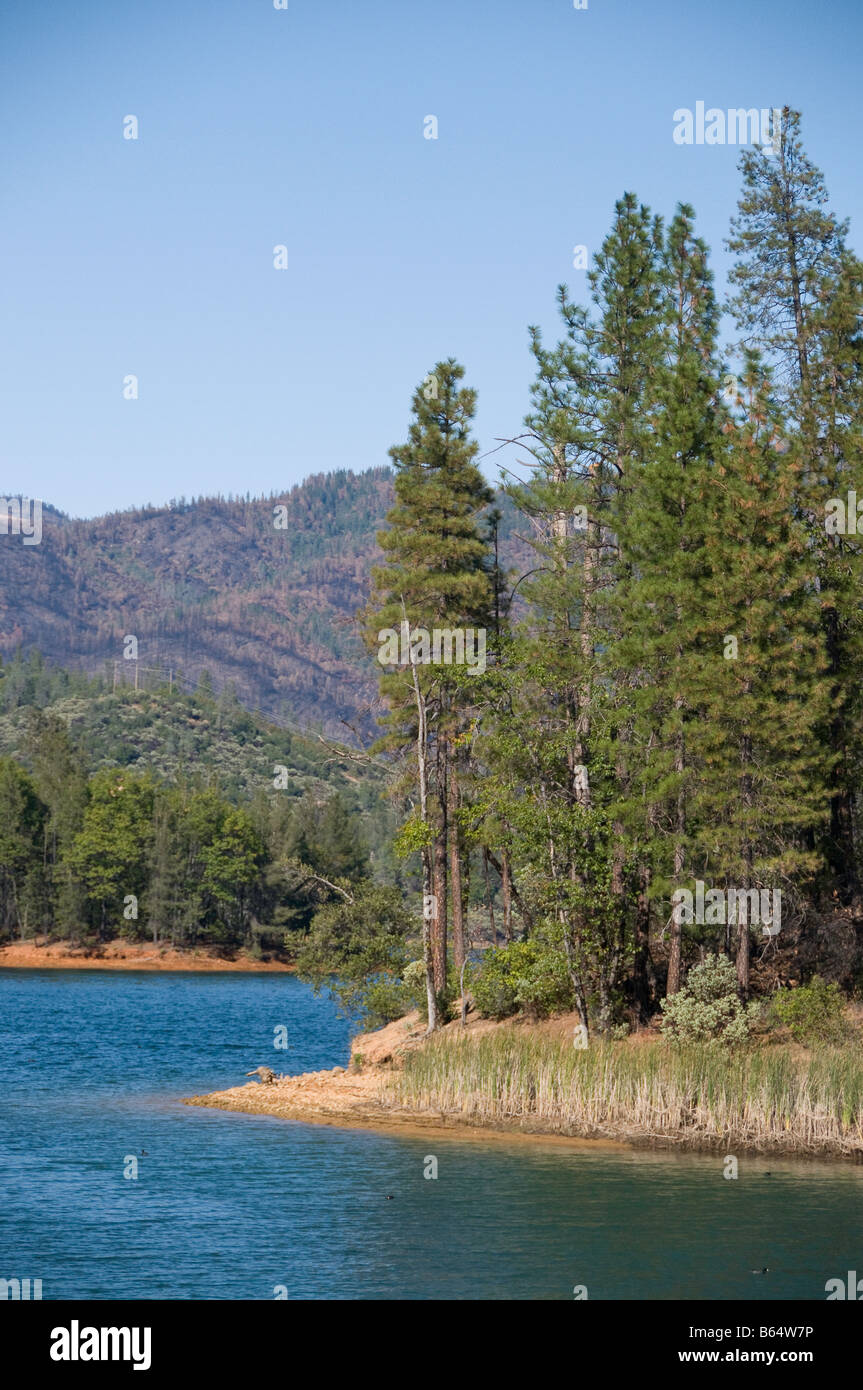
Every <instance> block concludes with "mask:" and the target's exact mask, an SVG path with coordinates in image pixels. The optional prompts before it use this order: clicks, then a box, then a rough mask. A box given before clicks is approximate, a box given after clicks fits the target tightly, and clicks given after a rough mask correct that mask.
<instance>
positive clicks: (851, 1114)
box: [381, 1029, 863, 1158]
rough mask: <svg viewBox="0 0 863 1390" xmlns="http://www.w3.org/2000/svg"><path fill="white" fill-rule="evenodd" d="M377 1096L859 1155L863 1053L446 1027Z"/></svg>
mask: <svg viewBox="0 0 863 1390" xmlns="http://www.w3.org/2000/svg"><path fill="white" fill-rule="evenodd" d="M381 1101H382V1103H383V1104H384V1105H391V1106H396V1107H404V1108H408V1109H410V1110H413V1111H415V1112H416V1111H419V1112H422V1111H429V1110H435V1111H439V1112H443V1114H445V1115H447V1116H449V1117H452V1118H455V1117H458V1118H460V1119H461V1120H462V1121H463V1122H467V1123H472V1124H480V1125H482V1124H486V1125H500V1124H505V1125H513V1124H516V1125H519V1126H521V1127H524V1128H529V1129H533V1130H543V1131H546V1132H550V1133H559V1134H572V1135H580V1136H582V1137H585V1138H587V1137H597V1138H599V1137H602V1138H609V1139H624V1140H629V1141H632V1140H639V1141H641V1140H649V1141H654V1142H669V1143H674V1144H678V1145H688V1146H690V1147H695V1148H724V1149H726V1150H733V1149H734V1148H735V1147H736V1148H737V1149H749V1150H757V1151H768V1152H771V1151H772V1152H776V1151H784V1152H788V1153H807V1154H828V1153H829V1154H843V1155H849V1156H850V1155H853V1156H855V1157H858V1158H861V1157H863V1061H861V1059H860V1057H859V1053H858V1052H857V1050H856V1049H855V1048H854V1047H852V1046H848V1047H844V1048H824V1049H821V1050H819V1051H817V1052H814V1053H812V1054H808V1053H805V1052H803V1051H802V1050H801V1049H793V1050H792V1049H790V1048H784V1047H770V1048H761V1049H757V1048H753V1049H751V1050H745V1051H740V1052H736V1053H731V1054H730V1055H729V1054H727V1053H725V1052H724V1051H723V1050H721V1049H717V1048H711V1047H689V1048H674V1047H672V1046H670V1045H669V1044H668V1043H667V1042H666V1041H662V1040H660V1041H657V1042H652V1043H649V1044H647V1045H645V1046H643V1047H639V1048H630V1047H627V1046H626V1045H621V1044H614V1043H611V1044H594V1045H592V1046H591V1047H590V1048H589V1049H588V1050H587V1051H578V1050H576V1049H575V1048H574V1047H573V1046H572V1045H571V1044H568V1043H567V1042H565V1041H563V1040H558V1039H556V1038H549V1037H538V1036H527V1035H525V1033H524V1032H523V1031H517V1030H515V1029H500V1030H498V1031H496V1032H495V1033H494V1034H489V1035H483V1036H480V1037H475V1038H470V1037H468V1038H460V1037H458V1036H457V1035H447V1036H446V1037H442V1038H433V1039H431V1040H430V1041H429V1042H428V1043H426V1044H425V1045H424V1046H422V1047H421V1048H420V1049H419V1050H418V1051H416V1052H411V1053H409V1054H408V1055H406V1056H405V1058H404V1063H403V1067H402V1068H401V1070H399V1071H398V1072H396V1073H395V1074H394V1075H392V1076H391V1077H390V1078H388V1081H387V1084H386V1086H385V1088H384V1090H383V1092H382V1094H381Z"/></svg>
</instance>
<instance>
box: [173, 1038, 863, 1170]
mask: <svg viewBox="0 0 863 1390" xmlns="http://www.w3.org/2000/svg"><path fill="white" fill-rule="evenodd" d="M570 1023H571V1019H570V1018H569V1017H568V1016H567V1017H564V1018H560V1019H557V1020H548V1021H547V1022H546V1024H545V1026H544V1027H540V1028H539V1029H537V1028H536V1027H533V1028H528V1029H527V1030H526V1031H528V1032H529V1033H533V1034H534V1035H540V1036H541V1035H542V1034H545V1036H546V1037H550V1039H551V1041H552V1043H553V1042H554V1041H555V1038H557V1039H559V1038H560V1037H561V1036H563V1037H567V1036H568V1034H569V1031H570ZM499 1027H500V1025H495V1024H489V1022H488V1021H487V1020H480V1019H475V1020H474V1021H473V1028H471V1025H470V1024H469V1025H468V1030H467V1031H468V1032H472V1031H473V1032H474V1037H475V1039H476V1040H477V1041H478V1042H479V1043H480V1046H482V1043H483V1040H484V1038H485V1039H487V1038H488V1035H489V1034H493V1033H494V1032H495V1031H496V1030H497V1029H498V1028H499ZM517 1031H521V1030H517ZM447 1034H449V1035H450V1037H449V1039H447V1036H446V1035H447ZM459 1035H460V1029H459V1027H458V1025H454V1024H449V1025H447V1026H446V1027H445V1028H444V1029H443V1030H442V1035H439V1037H438V1039H437V1041H436V1043H432V1044H431V1046H432V1047H433V1048H434V1047H438V1048H440V1047H441V1046H443V1047H444V1048H445V1049H447V1050H449V1045H450V1043H451V1044H452V1045H453V1046H454V1048H456V1049H457V1048H459V1047H460V1041H459ZM427 1046H428V1040H427V1039H426V1037H425V1030H424V1026H423V1024H422V1023H421V1022H420V1020H419V1017H418V1015H417V1014H416V1013H414V1014H412V1015H409V1016H408V1017H407V1018H404V1019H401V1020H398V1021H397V1022H396V1023H393V1024H389V1025H387V1026H386V1027H384V1028H382V1029H379V1030H378V1031H377V1032H374V1033H366V1034H363V1035H361V1036H359V1037H356V1038H354V1040H353V1042H352V1044H351V1060H350V1063H349V1065H348V1067H347V1068H345V1067H334V1068H331V1069H329V1070H325V1071H317V1072H305V1073H301V1074H300V1075H297V1076H280V1077H276V1079H275V1081H274V1082H273V1083H272V1084H267V1085H262V1084H259V1083H258V1082H257V1081H249V1082H246V1083H245V1084H243V1085H238V1086H232V1087H229V1088H227V1089H225V1090H221V1091H213V1092H211V1093H210V1094H208V1095H198V1096H190V1097H185V1098H183V1101H182V1103H183V1104H184V1105H193V1106H201V1107H205V1108H211V1109H217V1110H226V1111H231V1112H234V1113H237V1114H251V1115H269V1116H272V1117H273V1118H276V1119H282V1120H294V1121H299V1122H301V1123H304V1124H316V1125H330V1126H334V1127H341V1128H347V1129H356V1128H361V1129H367V1130H372V1131H378V1132H389V1133H393V1132H399V1133H402V1134H404V1135H406V1136H410V1135H411V1134H414V1135H420V1134H428V1135H431V1134H438V1135H441V1136H445V1137H448V1138H461V1139H471V1138H473V1139H486V1140H493V1139H499V1140H508V1141H514V1140H518V1141H527V1142H529V1143H538V1142H539V1143H549V1142H551V1143H557V1144H565V1145H567V1146H573V1145H575V1146H581V1147H583V1148H587V1149H592V1150H593V1151H597V1150H598V1149H599V1148H605V1149H609V1150H617V1151H621V1150H628V1151H630V1152H633V1151H636V1150H642V1151H644V1150H651V1151H654V1152H663V1151H664V1152H674V1151H676V1152H678V1153H691V1154H696V1153H700V1154H725V1155H727V1154H741V1155H742V1154H747V1155H749V1156H751V1157H756V1156H758V1157H770V1158H772V1159H775V1160H778V1159H780V1158H790V1159H798V1158H799V1159H815V1160H825V1159H830V1160H841V1161H843V1162H845V1163H851V1164H857V1165H859V1164H861V1163H863V1135H861V1134H860V1131H859V1130H857V1132H856V1133H854V1134H853V1135H851V1134H848V1133H847V1131H846V1132H829V1131H826V1130H824V1129H822V1130H821V1132H818V1130H817V1128H812V1127H809V1126H807V1125H804V1126H803V1127H802V1128H800V1127H793V1128H792V1126H790V1125H786V1124H781V1125H780V1124H773V1123H771V1124H769V1125H767V1126H762V1127H760V1128H759V1127H758V1125H757V1124H753V1123H752V1120H751V1116H750V1117H747V1116H746V1115H745V1114H744V1113H743V1112H742V1111H741V1112H740V1113H738V1112H737V1111H735V1110H734V1108H733V1107H732V1108H731V1109H730V1110H726V1111H725V1114H724V1117H723V1118H719V1116H718V1115H716V1114H713V1113H710V1112H709V1110H705V1108H704V1107H703V1106H701V1105H698V1104H695V1105H689V1104H687V1103H686V1101H685V1100H684V1101H683V1102H681V1101H680V1099H679V1097H678V1098H676V1099H672V1096H671V1095H670V1093H669V1092H668V1091H666V1090H664V1089H663V1090H661V1092H660V1093H658V1095H657V1096H656V1097H655V1099H654V1102H653V1105H650V1104H648V1105H647V1106H645V1107H642V1106H641V1105H638V1106H630V1105H627V1104H625V1103H624V1104H623V1105H621V1103H620V1097H617V1098H613V1097H612V1096H611V1095H609V1096H608V1097H607V1099H606V1103H605V1104H601V1103H600V1104H599V1105H596V1104H594V1105H592V1106H588V1108H587V1109H586V1110H585V1109H583V1108H582V1109H581V1111H580V1110H579V1106H578V1104H577V1103H576V1104H575V1105H574V1106H573V1107H571V1108H570V1107H564V1108H558V1109H557V1110H556V1112H555V1113H553V1114H550V1113H545V1114H543V1113H540V1112H539V1109H538V1107H537V1106H536V1104H535V1098H534V1095H533V1094H528V1093H527V1092H523V1093H522V1092H520V1091H519V1090H518V1088H516V1089H515V1090H514V1091H511V1092H510V1098H509V1101H508V1103H507V1104H508V1107H509V1108H508V1109H505V1108H504V1107H501V1108H500V1109H499V1111H498V1113H497V1114H489V1113H488V1110H487V1109H486V1110H480V1109H478V1108H476V1107H475V1105H472V1104H471V1100H470V1088H469V1086H468V1088H467V1090H465V1089H464V1087H463V1086H462V1084H461V1081H460V1077H459V1073H458V1070H457V1069H456V1071H455V1073H454V1075H453V1077H452V1078H451V1083H452V1084H450V1085H448V1086H447V1087H446V1088H445V1091H444V1094H443V1107H441V1105H440V1103H439V1102H438V1101H437V1097H436V1096H435V1095H434V1091H433V1090H432V1091H428V1089H426V1091H425V1095H423V1093H422V1092H421V1093H420V1095H418V1096H417V1097H416V1099H414V1100H411V1098H410V1096H407V1097H406V1096H405V1093H404V1087H403V1086H402V1085H401V1084H400V1083H401V1073H402V1067H403V1064H404V1063H405V1062H406V1061H407V1059H408V1057H409V1054H413V1056H414V1058H416V1057H417V1054H419V1055H420V1057H421V1054H422V1053H423V1052H424V1051H425V1049H426V1047H427ZM636 1046H637V1044H636ZM452 1055H453V1056H454V1057H455V1058H458V1055H459V1054H458V1052H457V1051H454V1053H453V1054H452ZM465 1081H467V1075H466V1074H465ZM612 1089H613V1088H612ZM463 1097H464V1098H463ZM672 1104H674V1106H675V1108H677V1109H679V1117H678V1119H677V1120H676V1121H675V1122H673V1123H671V1124H669V1123H668V1108H669V1106H670V1105H672ZM656 1106H658V1108H655V1107H656Z"/></svg>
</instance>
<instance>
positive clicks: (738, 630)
mask: <svg viewBox="0 0 863 1390" xmlns="http://www.w3.org/2000/svg"><path fill="white" fill-rule="evenodd" d="M727 438H728V440H729V447H728V449H727V450H726V451H725V452H724V453H723V454H722V456H721V457H720V458H719V459H717V461H716V467H715V468H714V469H713V472H712V476H711V478H710V480H709V484H708V485H709V488H710V494H709V496H710V507H711V510H712V512H713V515H714V520H713V524H712V525H711V526H709V527H708V528H707V529H706V530H705V533H704V551H703V555H704V568H703V571H702V573H701V575H700V576H699V579H698V586H699V602H698V608H699V610H700V618H699V631H698V634H697V636H698V640H697V643H696V650H695V651H694V652H693V655H692V661H691V668H690V671H689V672H688V673H687V686H688V688H689V689H690V690H692V691H693V692H694V694H693V701H694V704H695V706H696V708H697V715H698V717H697V719H695V720H694V722H693V724H692V727H691V728H690V731H689V742H690V747H691V752H692V756H693V758H694V760H695V762H696V765H697V768H698V776H697V782H696V785H695V789H694V793H693V803H694V804H693V816H694V818H695V820H696V823H697V828H696V830H695V832H694V836H693V839H694V840H695V842H696V843H695V846H694V853H695V856H696V860H695V868H696V869H700V871H701V872H702V873H703V874H704V875H705V876H706V875H709V876H710V878H711V881H712V882H713V884H717V883H718V884H719V885H721V887H723V888H725V887H735V888H738V889H743V890H744V891H748V890H750V889H772V890H776V889H778V890H779V891H781V892H784V893H785V895H786V899H787V898H788V897H789V896H791V897H798V896H799V888H798V886H797V885H800V884H802V883H805V881H806V880H807V879H810V880H811V878H812V875H813V873H814V871H815V868H816V866H817V863H818V858H817V855H816V854H815V853H814V852H813V851H812V850H811V849H810V848H808V847H807V844H806V836H807V833H808V832H810V831H812V830H813V829H815V828H817V827H819V826H820V825H823V824H824V823H825V822H826V820H827V817H828V811H829V800H828V792H827V786H826V774H827V773H828V772H829V769H828V768H825V759H824V754H823V749H822V747H821V745H820V744H819V741H818V738H817V730H818V726H819V723H820V722H821V721H823V720H824V718H825V717H826V714H827V711H828V707H829V699H830V694H829V686H828V681H827V679H826V678H825V671H824V666H825V659H824V652H823V643H822V640H821V634H820V632H819V605H818V598H817V594H816V592H815V586H814V582H813V581H814V563H815V556H814V554H813V551H812V548H811V546H810V545H809V544H808V539H807V532H806V528H805V526H804V524H803V522H802V520H801V518H800V517H799V516H798V515H796V514H795V510H794V497H795V492H796V490H797V488H798V487H799V475H800V472H801V467H802V461H801V448H800V441H799V440H796V441H794V442H793V443H792V444H790V445H789V442H788V430H787V426H786V423H785V421H784V419H783V417H782V414H781V413H780V411H779V409H778V406H777V403H776V402H775V401H774V400H772V399H771V396H770V392H769V380H768V378H767V377H766V375H765V373H764V371H763V369H762V368H761V366H760V364H759V362H758V359H757V358H756V357H755V356H754V355H752V354H750V355H749V357H748V358H747V361H746V367H745V372H744V376H743V378H742V381H741V389H740V393H739V397H738V407H737V409H736V411H735V415H734V420H733V423H732V424H731V428H730V430H729V433H728V436H727ZM789 890H790V892H789ZM771 903H772V899H771ZM741 916H742V917H743V918H744V919H745V914H742V915H741V914H739V913H738V918H737V922H736V924H735V923H732V922H728V923H727V924H726V925H727V933H726V938H727V940H728V942H729V944H731V942H732V941H733V938H734V936H735V926H736V959H737V979H738V985H739V987H740V991H741V993H742V995H743V996H744V997H745V996H746V994H747V992H748V989H749V957H750V948H751V939H752V938H751V928H750V924H749V923H747V921H746V920H742V919H741ZM775 925H779V924H778V923H777V924H775Z"/></svg>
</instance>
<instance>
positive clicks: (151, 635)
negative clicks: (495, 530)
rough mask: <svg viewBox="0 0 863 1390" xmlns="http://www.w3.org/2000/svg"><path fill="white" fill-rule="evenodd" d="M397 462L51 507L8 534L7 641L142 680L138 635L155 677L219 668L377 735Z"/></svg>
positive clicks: (307, 720)
mask: <svg viewBox="0 0 863 1390" xmlns="http://www.w3.org/2000/svg"><path fill="white" fill-rule="evenodd" d="M392 476H393V475H392V471H391V470H390V469H389V468H377V469H370V470H369V471H367V472H365V473H361V474H354V473H350V472H347V471H341V472H336V473H332V474H327V475H318V476H316V477H313V478H309V479H307V480H306V481H305V482H304V483H303V484H301V485H300V486H298V487H294V488H292V489H291V490H290V491H288V492H286V493H284V494H279V495H274V496H273V497H271V498H257V499H254V500H252V499H250V498H248V497H246V498H245V499H243V498H239V497H229V498H221V497H219V498H212V497H211V498H204V497H201V498H197V499H195V500H193V501H187V500H186V499H185V498H179V499H175V500H172V501H171V502H169V503H168V504H167V505H165V506H161V507H147V508H144V509H142V510H139V511H128V512H117V513H113V514H111V515H109V516H103V517H97V518H96V519H94V520H90V521H80V520H74V519H71V518H68V517H65V516H63V515H62V514H61V513H59V512H57V511H56V510H53V509H52V508H50V507H48V506H46V507H45V508H44V514H43V537H42V541H41V543H40V544H38V545H33V546H22V545H20V544H16V545H11V544H7V545H0V654H3V655H4V656H9V655H11V654H12V653H13V652H14V651H15V650H17V649H18V648H19V647H21V646H23V647H24V648H25V649H30V648H36V649H38V650H40V651H42V652H43V653H45V654H46V655H47V656H48V657H49V658H50V660H51V661H52V662H53V663H55V664H57V665H61V666H65V667H69V668H71V669H74V670H81V671H86V672H89V673H91V674H94V673H97V672H98V673H102V672H103V671H104V670H105V669H106V663H110V664H111V666H113V663H115V662H117V663H119V665H118V672H119V678H120V679H123V680H131V679H132V678H133V669H132V666H131V665H130V662H129V661H128V660H124V638H126V637H127V636H133V637H135V638H137V644H138V645H137V660H138V662H139V663H140V667H141V672H142V677H143V678H144V679H145V680H146V678H147V676H146V674H145V673H149V672H151V671H154V670H157V671H158V672H159V673H161V671H162V669H164V671H165V674H166V675H167V674H168V672H169V671H171V670H173V672H174V674H175V676H178V677H181V678H184V679H185V682H186V686H187V688H188V687H189V686H191V688H194V687H195V686H196V684H197V681H198V678H199V677H200V675H201V674H202V673H203V672H204V671H207V672H208V673H209V674H210V676H211V679H212V682H213V684H214V687H215V688H216V689H217V690H220V689H222V688H223V687H225V686H228V685H230V686H232V687H233V689H234V690H235V692H236V695H237V697H238V698H239V699H240V700H241V701H242V702H243V703H244V704H245V705H247V706H249V707H253V708H258V709H260V710H261V711H263V712H264V713H265V714H268V715H274V716H278V717H279V718H280V719H284V718H290V719H292V720H294V721H296V722H298V723H299V724H301V725H303V726H311V727H314V728H320V729H322V730H325V731H326V732H327V733H329V734H331V735H334V736H335V737H337V738H341V739H342V740H344V741H350V742H353V741H355V736H354V734H352V732H351V729H352V728H355V729H356V730H357V731H358V735H361V736H364V737H368V736H369V734H370V733H371V732H372V731H373V729H374V711H375V710H376V709H377V708H378V707H379V702H378V699H377V693H376V683H375V672H374V663H373V662H372V661H371V660H370V659H369V657H368V655H367V654H366V653H365V652H364V650H363V647H362V643H361V641H360V639H359V635H358V632H357V628H356V623H355V621H354V615H355V613H356V611H357V609H358V608H359V607H361V605H362V604H363V602H364V601H365V599H366V596H367V593H368V577H369V571H370V568H371V565H372V563H373V561H374V559H375V558H376V555H377V544H376V539H375V537H376V532H377V530H378V529H379V527H380V525H381V522H382V520H383V517H384V515H385V513H386V511H387V508H388V506H389V505H390V503H391V500H392ZM505 510H506V517H505V520H504V523H503V524H502V527H501V535H502V543H503V544H504V545H506V546H508V551H507V553H508V554H510V555H512V556H513V557H515V556H516V555H517V553H519V552H520V553H524V547H520V546H519V544H518V542H517V541H515V540H514V539H513V538H511V530H512V511H511V509H510V508H508V507H507V508H506V509H505ZM508 523H509V524H508ZM514 562H515V560H514Z"/></svg>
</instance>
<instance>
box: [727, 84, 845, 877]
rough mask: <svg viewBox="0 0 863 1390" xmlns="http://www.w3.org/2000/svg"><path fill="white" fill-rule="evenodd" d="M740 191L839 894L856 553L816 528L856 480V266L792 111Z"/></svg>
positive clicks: (742, 315) (749, 290)
mask: <svg viewBox="0 0 863 1390" xmlns="http://www.w3.org/2000/svg"><path fill="white" fill-rule="evenodd" d="M741 171H742V174H743V194H742V197H741V199H740V202H739V204H738V208H739V215H738V217H737V218H736V219H734V220H733V222H732V227H731V230H732V236H731V238H730V239H729V242H728V246H729V249H730V250H731V251H733V252H734V253H736V255H737V256H738V258H739V260H738V263H737V265H736V266H735V267H734V268H733V270H732V272H731V276H730V278H731V281H732V284H734V285H735V286H736V288H737V291H738V292H737V295H736V297H735V298H734V299H733V300H732V302H731V308H732V311H733V312H734V315H735V318H736V321H737V324H738V326H739V328H740V329H741V330H742V331H743V333H744V343H745V344H746V345H747V346H749V347H752V348H754V349H757V350H759V351H761V352H762V353H763V354H764V356H765V358H766V362H767V365H768V366H770V367H773V368H775V372H776V376H777V382H778V385H779V387H780V388H781V394H782V398H783V404H784V405H785V407H786V409H787V412H788V417H789V428H790V429H791V430H792V431H793V433H794V434H795V435H796V436H797V437H798V438H799V441H800V444H801V447H802V449H803V468H802V470H801V473H800V485H799V488H798V494H797V497H796V499H795V507H796V509H797V510H798V511H799V512H801V513H802V514H803V515H805V516H807V517H808V519H809V522H810V536H811V542H812V544H813V545H814V546H815V548H816V550H817V553H818V570H817V583H818V587H819V592H820V594H821V617H822V630H823V634H824V641H825V644H826V648H827V657H828V662H829V670H830V675H831V679H832V681H833V690H834V697H835V698H834V701H833V705H832V711H831V714H830V717H829V719H828V721H827V724H826V726H825V728H824V730H823V731H822V734H823V738H824V741H825V744H826V746H827V748H828V750H829V753H828V761H829V763H830V766H831V768H832V773H831V775H832V779H833V782H832V796H831V818H830V827H829V835H828V837H827V843H826V853H827V857H828V861H829V864H830V866H831V870H832V878H833V880H834V881H835V882H837V883H838V884H839V886H840V889H841V890H842V892H843V895H846V896H853V895H854V894H856V893H857V892H858V891H859V885H860V868H859V847H858V846H857V845H856V844H855V831H854V802H855V798H856V797H857V796H858V795H859V778H858V776H857V773H858V772H859V768H858V767H857V757H856V753H855V751H854V750H856V748H857V747H859V744H860V735H861V732H863V708H861V701H860V686H861V672H863V667H861V599H863V573H861V564H863V560H861V554H860V548H859V546H858V545H857V542H856V540H851V541H849V540H848V539H847V538H846V537H843V536H842V535H841V534H839V533H838V532H833V533H832V534H831V533H828V532H827V530H826V528H825V510H826V507H827V504H828V503H829V502H830V500H831V499H836V498H839V497H840V496H842V495H843V494H844V493H846V492H847V491H848V490H854V488H855V486H856V484H857V483H859V482H861V481H863V479H861V472H860V462H861V414H863V370H861V361H863V357H862V356H861V354H863V344H861V335H860V323H861V317H863V267H861V265H860V262H859V261H858V260H857V259H856V258H855V257H854V256H853V255H851V253H850V252H849V250H848V248H847V245H846V235H847V230H848V224H847V222H840V221H838V220H837V218H836V217H835V215H834V214H833V213H832V212H831V211H830V210H829V208H828V206H827V204H828V196H827V191H826V188H825V184H824V177H823V174H822V173H821V171H820V170H819V169H818V168H816V166H815V165H814V164H813V163H812V162H811V161H810V160H809V158H808V157H807V155H806V153H805V151H804V149H803V145H802V139H801V134H800V113H799V112H797V111H794V110H792V109H790V108H788V107H786V108H785V109H784V110H783V112H782V124H781V130H780V132H779V139H778V141H777V150H776V153H775V155H774V154H771V153H769V152H768V151H767V150H766V149H764V150H758V149H754V150H748V151H746V152H745V153H744V155H743V156H742V158H741Z"/></svg>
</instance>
